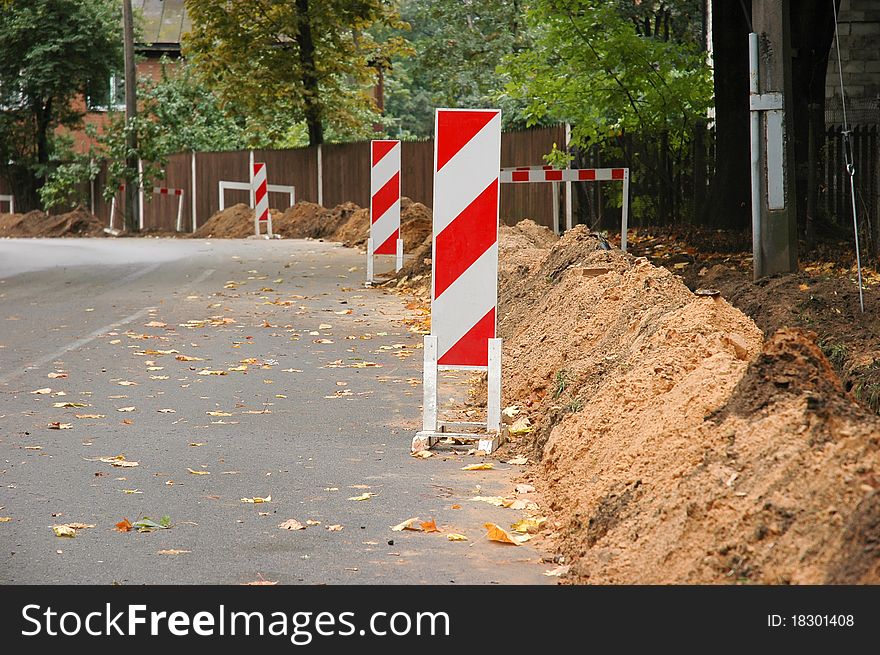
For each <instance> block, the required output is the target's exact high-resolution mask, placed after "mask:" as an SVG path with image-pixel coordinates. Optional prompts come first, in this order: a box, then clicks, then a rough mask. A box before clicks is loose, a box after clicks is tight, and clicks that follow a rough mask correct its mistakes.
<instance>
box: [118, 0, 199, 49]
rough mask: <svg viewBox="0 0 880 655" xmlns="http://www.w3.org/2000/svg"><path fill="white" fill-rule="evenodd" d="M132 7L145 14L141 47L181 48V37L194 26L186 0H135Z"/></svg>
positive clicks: (142, 22)
mask: <svg viewBox="0 0 880 655" xmlns="http://www.w3.org/2000/svg"><path fill="white" fill-rule="evenodd" d="M132 8H133V9H134V10H135V12H136V13H137V12H140V13H141V15H142V16H143V18H142V20H141V21H140V26H141V31H142V33H143V42H142V43H140V44H138V45H139V46H140V49H146V50H150V49H154V50H176V51H179V50H180V41H181V37H182V36H183V35H184V34H186V33H187V32H188V31H189V30H190V28H191V26H192V23H191V22H190V19H189V16H188V15H187V13H186V6H185V5H184V0H134V2H132Z"/></svg>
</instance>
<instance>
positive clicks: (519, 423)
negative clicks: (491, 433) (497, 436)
mask: <svg viewBox="0 0 880 655" xmlns="http://www.w3.org/2000/svg"><path fill="white" fill-rule="evenodd" d="M508 431H509V432H510V434H513V435H520V434H528V433H529V432H531V431H532V422H531V421H530V420H529V417H528V416H523V417H521V418H518V419H516V421H514V423H513V425H511V426H510V428H508Z"/></svg>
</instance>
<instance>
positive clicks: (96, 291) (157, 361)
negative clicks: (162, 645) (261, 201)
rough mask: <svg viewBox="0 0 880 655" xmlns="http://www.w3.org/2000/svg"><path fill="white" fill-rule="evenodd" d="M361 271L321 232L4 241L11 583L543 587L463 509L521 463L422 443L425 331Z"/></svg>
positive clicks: (5, 484)
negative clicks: (284, 236) (437, 450)
mask: <svg viewBox="0 0 880 655" xmlns="http://www.w3.org/2000/svg"><path fill="white" fill-rule="evenodd" d="M363 278H364V262H363V258H362V255H361V254H359V253H357V251H354V250H350V249H344V248H341V247H338V246H334V245H332V244H326V243H319V242H311V241H296V240H290V241H287V240H281V241H256V240H255V241H248V240H234V241H232V240H230V241H222V240H211V241H203V240H159V239H92V240H86V239H82V240H80V239H65V240H50V239H46V240H0V517H3V518H4V519H7V518H8V519H9V520H3V521H2V522H0V583H25V584H30V583H97V584H110V583H121V584H151V583H166V584H215V583H222V584H237V583H244V582H252V581H257V580H268V581H278V582H279V583H280V584H300V583H304V584H322V583H342V584H384V583H404V584H449V583H470V584H489V583H501V584H520V583H527V584H552V582H553V581H554V579H552V578H548V577H546V576H544V575H542V573H543V572H544V571H545V570H547V569H548V568H553V565H552V564H546V563H542V562H541V553H540V552H539V551H538V550H537V549H536V548H534V547H533V546H532V544H531V543H529V544H524V545H522V546H505V545H501V544H497V543H493V542H490V541H488V540H487V539H486V538H485V530H484V528H483V527H482V526H483V523H484V522H487V521H491V522H495V523H498V524H499V525H501V526H502V527H508V526H509V525H510V524H511V523H512V522H514V521H516V520H518V519H519V518H521V517H522V516H523V514H522V512H519V511H515V510H512V509H503V508H498V507H494V506H492V505H489V504H487V503H482V502H474V501H471V500H469V499H470V498H471V497H472V496H474V495H482V496H496V495H504V496H512V495H513V485H514V480H515V477H516V475H517V474H518V472H519V471H518V470H517V469H518V468H519V467H517V466H511V465H506V464H503V463H500V462H496V463H495V466H496V469H495V470H489V471H473V472H465V471H462V470H461V468H462V467H463V466H465V465H467V464H472V463H477V462H479V461H481V460H479V459H476V458H474V457H473V456H465V455H445V456H444V455H437V456H435V457H432V458H430V459H425V460H422V459H416V458H413V457H411V456H410V455H409V445H410V440H411V438H412V436H413V434H414V432H415V431H416V430H417V429H418V426H419V423H420V420H419V418H420V401H421V387H420V380H421V350H420V349H419V345H420V343H421V336H420V335H419V334H417V333H414V332H411V331H410V330H409V329H408V327H407V326H406V325H404V324H403V322H402V319H404V318H405V317H407V316H408V315H409V314H408V313H407V310H406V308H405V307H404V302H403V301H402V299H400V298H399V297H397V296H394V295H392V294H388V293H386V292H383V291H378V290H365V289H363V288H362V281H363ZM348 312H350V313H348ZM162 324H164V325H162ZM161 351H165V352H164V353H163V352H161ZM181 356H183V357H185V358H198V359H186V360H184V361H181V360H179V359H177V358H178V357H181ZM366 362H371V363H374V364H377V365H378V366H372V365H369V366H368V365H366V364H365V363H366ZM208 371H213V372H214V373H207V372H208ZM220 371H222V372H223V373H224V374H223V375H219V374H217V372H220ZM58 374H66V377H49V376H50V375H58ZM44 389H51V391H50V392H44V393H33V392H34V391H38V390H44ZM58 403H76V404H82V405H84V406H82V407H79V406H77V407H55V404H58ZM128 408H133V409H130V410H129V411H121V410H126V409H128ZM77 415H80V416H91V417H100V418H77ZM51 423H60V424H67V425H69V426H70V427H69V428H66V429H50V428H49V427H48V426H49V425H50V424H51ZM120 455H123V456H124V457H125V460H126V461H128V462H137V466H128V467H120V466H114V465H113V464H111V463H109V462H110V461H112V460H108V461H104V462H102V461H100V459H99V458H111V457H117V456H120ZM116 461H117V463H119V460H116ZM191 471H196V472H197V473H193V472H191ZM368 493H369V494H373V495H372V496H371V497H369V499H367V500H360V501H358V500H351V498H356V497H358V496H362V495H364V494H368ZM266 497H271V501H270V502H265V503H248V502H242V499H244V498H251V499H253V498H266ZM458 506H460V509H458ZM163 516H168V517H170V526H171V527H169V528H168V529H159V530H155V531H153V532H145V533H138V532H135V531H131V532H120V531H117V530H116V528H115V527H114V526H115V524H116V523H117V522H120V521H122V520H123V519H124V518H125V519H128V520H129V521H130V522H132V523H134V522H135V521H137V520H139V519H142V518H143V517H150V518H153V519H155V520H158V519H160V518H161V517H163ZM414 516H419V517H421V518H422V519H423V520H427V519H430V518H434V519H435V520H436V523H437V525H438V526H439V528H440V532H439V533H431V534H428V533H421V532H410V531H406V532H392V531H391V530H390V526H392V525H395V524H397V523H400V522H401V521H404V520H405V519H407V518H410V517H414ZM287 519H296V520H297V521H299V522H300V523H302V524H306V523H307V521H312V522H320V523H319V524H318V523H315V524H313V525H309V526H308V527H307V528H306V529H305V530H297V531H288V530H282V529H280V528H279V527H278V525H279V524H280V523H282V522H283V521H286V520H287ZM74 522H76V523H85V524H93V525H94V526H95V527H93V528H85V529H80V530H78V531H77V534H76V536H75V537H74V538H69V537H58V536H55V534H54V532H53V529H52V526H53V525H58V524H66V523H74ZM328 526H341V528H337V529H334V530H329V529H327V528H328ZM448 533H460V534H464V535H465V536H467V537H468V541H458V542H453V541H449V540H448V539H447V537H446V535H447V534H448ZM162 551H164V552H162ZM168 551H171V552H170V553H169V552H168ZM180 551H184V552H180Z"/></svg>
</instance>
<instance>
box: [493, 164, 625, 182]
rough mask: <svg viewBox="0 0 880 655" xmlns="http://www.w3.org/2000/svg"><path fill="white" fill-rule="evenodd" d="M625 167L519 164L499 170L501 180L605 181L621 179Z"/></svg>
mask: <svg viewBox="0 0 880 655" xmlns="http://www.w3.org/2000/svg"><path fill="white" fill-rule="evenodd" d="M625 172H626V169H625V168H564V169H559V168H552V167H548V166H521V167H518V168H512V169H510V168H508V169H504V170H502V171H501V182H502V183H511V182H593V181H595V182H605V181H610V180H622V179H623V177H624V174H625Z"/></svg>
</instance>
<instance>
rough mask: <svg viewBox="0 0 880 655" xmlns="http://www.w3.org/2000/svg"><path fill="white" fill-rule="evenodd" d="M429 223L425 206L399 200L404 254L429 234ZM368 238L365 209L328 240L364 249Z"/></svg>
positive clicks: (428, 214) (368, 216)
mask: <svg viewBox="0 0 880 655" xmlns="http://www.w3.org/2000/svg"><path fill="white" fill-rule="evenodd" d="M431 221H432V218H431V210H430V209H428V208H427V207H426V206H425V205H423V204H422V203H420V202H413V201H412V200H410V199H409V198H406V197H404V198H401V199H400V238H401V239H403V251H404V252H406V253H409V252H412V251H413V250H415V249H416V248H418V247H419V246H420V245H421V244H422V242H424V240H425V237H426V236H429V235H430V234H431V227H432V223H431ZM369 236H370V211H369V209H368V208H365V209H360V210H358V211H357V212H355V213H354V214H352V215H351V217H350V218H349V219H348V221H347V222H345V223H344V224H343V225H341V226H340V227H339V228H338V229H337V230H336V232H335V233H334V234H333V235H332V236H331V237H330V239H331V240H333V241H340V242H342V243H343V244H344V245H346V246H348V247H350V248H351V247H366V243H367V239H368V238H369Z"/></svg>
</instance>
